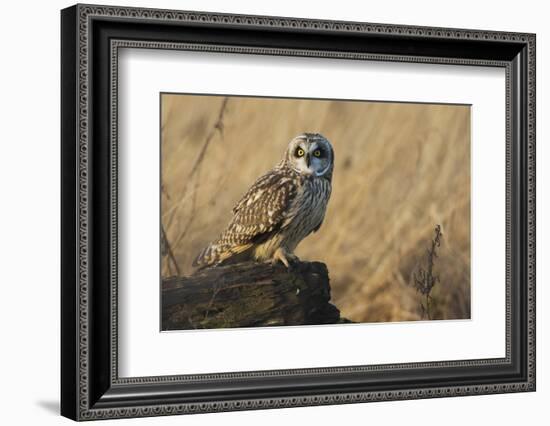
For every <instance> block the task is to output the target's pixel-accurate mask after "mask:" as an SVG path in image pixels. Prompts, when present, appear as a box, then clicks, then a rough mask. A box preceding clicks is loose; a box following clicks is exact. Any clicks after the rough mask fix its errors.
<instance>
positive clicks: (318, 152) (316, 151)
mask: <svg viewBox="0 0 550 426" xmlns="http://www.w3.org/2000/svg"><path fill="white" fill-rule="evenodd" d="M313 155H314V156H315V157H320V156H321V151H320V150H318V149H316V150H315V151H313Z"/></svg>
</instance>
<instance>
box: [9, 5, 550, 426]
mask: <svg viewBox="0 0 550 426" xmlns="http://www.w3.org/2000/svg"><path fill="white" fill-rule="evenodd" d="M104 3H107V4H119V2H111V1H108V0H105V1H104ZM120 3H126V4H128V5H130V4H131V5H133V6H149V7H153V6H156V7H165V8H174V9H195V10H206V11H221V12H234V13H250V14H266V15H285V16H298V17H312V18H326V19H342V20H358V21H370V22H382V23H400V24H415V25H434V26H435V25H437V26H449V27H463V28H479V29H495V30H509V31H529V32H536V33H537V35H538V38H537V45H538V46H537V54H538V57H537V67H538V70H537V76H538V82H537V98H538V99H537V107H538V114H537V115H538V118H539V120H538V124H537V132H538V135H537V136H538V137H537V139H538V150H537V163H538V170H537V172H538V176H537V196H538V203H537V216H538V226H537V254H538V255H537V258H538V274H537V278H538V290H537V302H538V303H537V315H538V324H537V325H538V327H537V329H538V332H537V336H538V345H537V347H538V351H537V352H538V373H537V378H538V386H537V388H538V391H537V392H536V393H531V394H509V395H492V396H481V397H463V398H452V399H448V398H447V399H437V400H423V401H402V402H386V403H375V404H360V405H347V406H327V407H317V408H293V409H284V410H270V411H257V412H242V413H225V414H209V415H201V416H187V417H185V418H182V417H170V418H155V419H134V420H118V421H117V422H120V424H123V423H125V424H136V425H137V424H159V425H160V424H182V423H183V424H189V425H215V424H220V423H224V424H229V425H233V424H235V425H237V424H238V425H256V424H258V423H261V424H274V425H275V424H277V425H279V424H281V423H290V424H301V423H311V422H316V423H317V424H327V425H329V424H332V425H333V424H346V423H351V422H353V423H371V424H380V423H382V422H383V424H390V425H391V424H398V423H404V422H406V423H407V425H416V424H422V425H429V424H441V423H444V424H445V425H464V424H477V423H479V422H480V421H483V420H489V421H491V423H493V424H498V425H515V424H524V423H526V422H532V423H534V424H545V422H547V421H548V419H547V417H548V410H547V405H546V404H547V402H548V400H549V399H550V368H548V357H549V353H548V341H549V337H548V335H549V334H550V328H549V314H548V304H549V303H550V300H549V293H548V289H547V287H546V285H547V284H548V279H549V277H550V275H549V274H550V266H549V264H548V260H547V259H548V258H549V257H550V247H549V244H550V235H549V227H548V220H547V219H546V221H545V218H548V217H550V197H549V194H550V191H549V188H550V171H549V169H548V167H546V168H545V167H544V165H548V164H549V162H550V149H549V147H548V144H547V143H546V142H547V140H548V137H549V130H550V127H549V125H548V124H547V123H545V122H544V121H545V120H544V117H548V116H549V115H550V105H549V101H550V96H549V93H548V81H547V78H548V77H546V80H545V76H548V75H550V49H549V43H550V28H548V26H547V20H546V17H547V16H548V12H547V11H545V10H544V2H541V1H523V2H521V3H518V2H517V1H514V2H508V1H498V2H497V1H491V2H479V1H466V0H463V1H461V2H454V3H449V4H446V5H442V4H441V2H440V1H414V2H410V1H393V2H391V1H388V2H368V3H367V2H357V1H354V0H349V1H345V0H340V1H339V2H328V1H327V2H319V1H316V2H314V3H313V2H306V1H303V2H300V3H299V2H296V1H292V0H289V1H284V0H278V1H276V2H275V1H269V2H253V1H244V0H243V1H241V0H232V1H231V2H224V1H223V0H218V1H214V0H200V1H199V0H196V1H168V0H164V1H152V0H149V1H140V0H133V1H132V2H123V1H122V0H120ZM68 5H70V3H69V2H64V1H50V2H31V1H27V2H19V3H16V2H10V3H8V4H5V5H3V9H2V12H3V13H2V16H3V18H4V20H3V25H2V26H1V29H0V31H1V32H2V33H1V40H2V53H3V55H2V66H1V67H0V73H1V78H0V94H1V96H0V102H1V105H2V115H1V116H2V120H1V126H0V131H1V132H2V135H1V138H0V141H1V144H2V151H1V156H0V188H1V193H0V196H1V200H2V209H1V210H0V215H1V217H0V241H1V244H0V250H1V253H0V259H1V261H0V277H1V278H0V283H1V285H2V293H1V294H2V297H1V298H0V303H1V305H0V320H1V321H0V324H1V327H2V335H1V336H2V351H1V352H0V357H1V362H0V377H1V380H0V381H1V385H0V392H1V395H0V397H1V401H2V412H1V416H2V423H4V424H40V425H49V424H68V422H69V421H68V420H66V419H63V418H60V417H58V415H57V411H58V404H59V397H58V395H59V331H58V330H59V263H60V261H59V9H60V8H62V7H65V6H68ZM537 419H538V421H537ZM114 422H115V421H108V422H106V423H102V424H108V423H113V424H116V423H114ZM129 422H131V423H129Z"/></svg>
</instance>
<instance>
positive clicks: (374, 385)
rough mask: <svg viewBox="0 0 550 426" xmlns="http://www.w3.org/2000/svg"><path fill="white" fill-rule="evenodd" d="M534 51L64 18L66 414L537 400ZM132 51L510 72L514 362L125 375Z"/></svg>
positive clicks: (503, 39)
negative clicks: (121, 194)
mask: <svg viewBox="0 0 550 426" xmlns="http://www.w3.org/2000/svg"><path fill="white" fill-rule="evenodd" d="M535 42H536V37H535V35H534V34H524V33H510V32H495V31H479V30H464V29H449V28H427V27H414V26H403V25H385V24H384V25H383V24H369V23H357V22H335V21H322V20H308V19H293V18H281V17H268V16H243V15H229V14H217V13H202V12H184V11H170V10H154V9H138V8H128V7H106V6H97V5H75V6H72V7H69V8H67V9H64V10H63V11H62V12H61V53H62V56H61V69H62V74H61V82H62V84H61V86H62V91H61V99H62V117H61V134H62V138H61V161H62V173H61V192H62V197H61V199H62V205H61V207H62V208H61V212H62V214H61V223H62V231H61V241H62V249H61V250H62V253H61V254H62V265H61V271H62V278H61V324H62V326H61V414H62V415H64V416H66V417H69V418H71V419H74V420H91V419H104V418H120V417H140V416H158V415H169V414H183V413H204V412H216V411H229V410H245V409H263V408H276V407H291V406H307V405H321V404H342V403H352V402H366V401H381V400H399V399H415V398H434V397H444V396H462V395H478V394H490V393H504V392H520V391H534V390H535ZM124 46H126V47H136V48H139V47H143V48H156V49H178V48H182V47H183V48H195V49H197V50H207V51H208V50H215V51H222V52H233V53H242V54H246V53H251V52H253V53H256V54H258V53H259V54H265V55H298V56H313V57H327V58H343V59H350V60H375V61H380V60H384V61H398V62H423V63H434V64H455V65H456V64H459V65H464V66H469V65H484V66H492V67H502V68H505V70H506V123H507V129H506V139H507V140H506V150H507V153H506V198H507V208H506V229H505V230H504V229H503V232H505V233H506V304H507V306H506V314H507V315H506V321H507V324H506V336H507V337H506V339H507V341H506V356H505V357H504V358H497V359H480V360H459V361H445V362H443V361H441V362H426V363H409V364H386V365H377V366H368V365H366V366H347V367H342V366H327V367H326V368H316V369H301V370H274V371H267V372H266V371H263V372H262V371H256V372H242V373H218V374H206V375H193V376H161V377H136V378H119V377H118V359H117V333H118V330H117V310H116V307H117V281H116V279H117V278H116V277H117V270H116V259H117V216H116V207H117V146H116V118H117V110H116V102H114V101H116V93H117V92H116V90H117V84H118V80H117V68H116V66H117V51H118V50H117V49H118V48H120V47H124ZM503 167H504V165H503ZM503 214H504V212H503ZM152 285H156V283H153V284H152Z"/></svg>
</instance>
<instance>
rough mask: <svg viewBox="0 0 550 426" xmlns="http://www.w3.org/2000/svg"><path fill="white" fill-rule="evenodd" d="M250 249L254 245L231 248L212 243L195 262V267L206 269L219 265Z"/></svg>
mask: <svg viewBox="0 0 550 426" xmlns="http://www.w3.org/2000/svg"><path fill="white" fill-rule="evenodd" d="M250 247H252V244H243V245H239V246H230V245H227V244H217V243H211V244H209V245H208V247H206V248H205V249H203V250H202V251H201V252H200V253H199V255H198V256H197V257H196V259H195V260H194V261H193V266H195V267H197V266H198V267H199V268H206V267H208V266H213V265H219V264H220V263H223V262H224V261H226V260H228V259H230V258H232V257H234V256H236V255H238V254H240V253H243V252H244V251H246V250H248V249H249V248H250Z"/></svg>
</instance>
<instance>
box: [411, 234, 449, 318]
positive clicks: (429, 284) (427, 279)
mask: <svg viewBox="0 0 550 426" xmlns="http://www.w3.org/2000/svg"><path fill="white" fill-rule="evenodd" d="M434 232H435V236H434V238H433V239H432V242H431V245H430V248H429V249H428V250H427V254H426V258H427V262H426V269H424V268H422V267H420V268H419V269H418V271H417V272H415V273H414V274H413V279H414V282H413V285H414V287H415V288H416V290H417V291H419V292H420V293H421V294H422V295H423V296H424V302H423V303H421V304H420V307H421V308H422V315H423V316H424V317H427V318H428V319H429V320H431V319H432V310H431V308H432V302H433V298H432V296H431V291H432V289H433V287H434V286H435V284H436V282H438V281H439V276H437V275H434V273H433V269H434V263H435V259H436V258H437V248H438V247H440V246H441V238H442V237H443V234H442V233H441V225H436V227H435V230H434Z"/></svg>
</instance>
